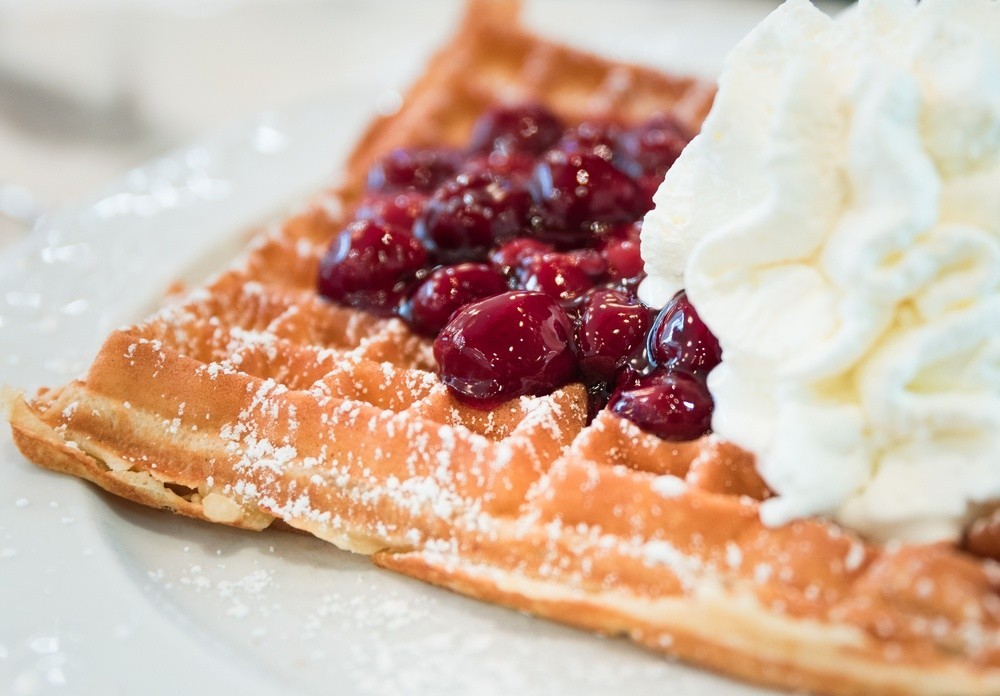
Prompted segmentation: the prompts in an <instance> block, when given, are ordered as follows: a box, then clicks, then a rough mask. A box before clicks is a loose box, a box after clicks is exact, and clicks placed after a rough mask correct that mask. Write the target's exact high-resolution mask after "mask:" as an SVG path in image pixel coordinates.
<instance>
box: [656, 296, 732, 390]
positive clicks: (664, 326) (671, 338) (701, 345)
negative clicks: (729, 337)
mask: <svg viewBox="0 0 1000 696" xmlns="http://www.w3.org/2000/svg"><path fill="white" fill-rule="evenodd" d="M648 352H649V360H650V362H652V363H653V364H654V365H656V366H659V367H669V368H671V369H680V370H685V371H687V372H690V373H692V374H696V375H701V376H705V375H707V374H708V373H709V372H711V371H712V369H713V368H714V367H715V366H716V365H718V364H719V363H720V362H722V348H721V347H719V341H718V339H717V338H716V337H715V336H714V335H713V334H712V332H711V331H710V330H709V328H708V327H707V326H705V322H703V321H702V320H701V317H699V316H698V312H697V311H696V310H695V308H694V306H693V305H692V304H691V302H690V301H689V300H688V298H687V293H686V292H684V291H683V290H682V291H680V292H679V293H677V294H676V295H674V297H673V299H672V300H670V302H668V303H667V304H666V306H665V307H664V308H663V309H661V310H660V313H659V314H658V315H657V317H656V319H655V320H654V321H653V326H652V327H651V328H650V330H649V341H648Z"/></svg>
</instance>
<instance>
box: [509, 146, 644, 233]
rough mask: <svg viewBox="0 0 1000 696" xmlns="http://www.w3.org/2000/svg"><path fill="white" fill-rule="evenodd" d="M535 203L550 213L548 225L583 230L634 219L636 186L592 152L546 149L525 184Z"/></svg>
mask: <svg viewBox="0 0 1000 696" xmlns="http://www.w3.org/2000/svg"><path fill="white" fill-rule="evenodd" d="M529 189H530V191H531V196H532V198H533V199H534V201H535V203H536V204H537V205H539V206H541V207H542V208H543V209H544V210H546V211H547V212H548V213H550V219H549V220H546V221H545V224H546V225H547V226H549V227H554V228H561V229H564V230H568V231H580V232H582V233H584V237H583V239H586V237H585V235H586V233H587V232H593V231H594V229H595V226H605V227H608V226H613V225H618V224H621V223H624V222H630V221H632V220H634V219H635V218H636V217H637V216H638V214H639V210H638V208H637V198H636V188H635V184H634V183H633V182H632V180H631V179H630V178H629V177H628V176H626V175H625V174H623V173H622V172H620V171H618V170H617V169H615V168H614V167H613V166H612V165H611V164H610V163H609V162H608V161H607V160H605V159H602V158H601V157H599V156H597V155H595V154H592V153H575V154H566V153H565V152H560V151H559V150H550V151H549V152H547V153H546V154H545V156H544V157H543V158H542V159H541V160H540V162H539V164H538V166H537V167H536V168H535V172H534V174H532V177H531V181H530V183H529Z"/></svg>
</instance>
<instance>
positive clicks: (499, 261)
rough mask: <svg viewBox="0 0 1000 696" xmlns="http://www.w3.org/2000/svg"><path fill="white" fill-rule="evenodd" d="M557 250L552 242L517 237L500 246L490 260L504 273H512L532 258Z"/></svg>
mask: <svg viewBox="0 0 1000 696" xmlns="http://www.w3.org/2000/svg"><path fill="white" fill-rule="evenodd" d="M552 251H555V247H553V246H552V245H551V244H545V243H544V242H540V241H538V240H537V239H532V238H531V237H517V238H516V239H512V240H510V241H509V242H507V243H506V244H504V245H502V246H500V247H498V248H497V249H495V250H494V251H493V253H492V254H490V262H491V263H492V264H493V265H494V266H495V267H496V268H497V270H499V271H500V272H501V273H503V274H504V275H510V274H511V273H513V272H514V270H515V269H517V268H520V267H521V266H523V265H524V264H525V263H527V262H528V261H529V260H530V259H532V258H534V257H536V256H542V255H544V254H547V253H549V252H552Z"/></svg>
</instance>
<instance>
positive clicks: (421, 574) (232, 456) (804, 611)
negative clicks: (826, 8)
mask: <svg viewBox="0 0 1000 696" xmlns="http://www.w3.org/2000/svg"><path fill="white" fill-rule="evenodd" d="M711 95H712V90H711V89H710V88H707V87H705V86H704V85H702V84H699V83H696V82H693V81H690V80H684V79H677V78H672V77H667V76H663V75H659V74H656V73H653V72H651V71H649V70H645V69H641V68H637V67H634V66H628V65H621V64H617V63H612V62H608V61H605V60H602V59H600V58H597V57H594V56H590V55H587V54H584V53H581V52H578V51H574V50H570V49H568V48H565V47H562V46H558V45H556V44H553V43H550V42H547V41H545V40H542V39H539V38H537V37H534V36H532V35H530V34H528V33H527V32H525V31H524V30H523V29H522V28H520V27H519V26H518V25H517V23H516V6H514V5H513V4H511V3H506V2H501V3H496V2H492V3H485V4H484V3H482V2H480V3H478V4H476V5H474V6H473V7H472V9H471V11H470V13H469V19H467V20H466V23H465V25H464V26H463V28H462V29H461V30H460V31H459V33H458V35H457V37H456V38H455V39H454V40H453V41H452V42H451V44H449V45H448V46H447V47H445V48H444V49H443V50H442V51H441V52H440V53H439V54H438V55H437V57H435V58H434V59H433V60H432V62H431V64H430V67H429V69H428V71H427V74H426V75H425V76H424V77H423V78H421V79H420V81H418V83H417V84H416V85H415V86H414V88H413V89H412V90H411V92H410V93H409V94H408V95H407V97H406V99H405V102H404V106H403V108H402V110H401V111H400V112H399V113H398V114H396V115H394V116H391V117H387V118H383V119H381V120H378V121H376V122H375V123H374V124H373V125H372V127H371V128H370V129H369V131H368V132H367V134H366V135H365V136H364V137H363V139H362V141H361V143H360V145H359V146H358V148H357V149H356V151H355V153H354V155H352V157H351V158H350V160H349V163H348V166H347V176H346V179H345V183H344V185H343V186H342V188H341V189H339V190H338V191H336V192H332V193H328V194H327V195H325V196H324V197H323V198H322V199H321V200H319V201H317V203H316V204H315V205H314V206H313V207H312V208H310V209H309V210H308V211H306V212H305V213H303V214H300V215H298V216H296V217H294V218H292V219H291V220H289V221H288V222H287V223H286V224H285V225H284V226H283V228H282V229H281V230H280V231H279V232H277V233H273V234H271V235H268V236H265V237H263V238H261V239H259V240H258V241H257V242H256V244H255V245H254V247H253V248H252V249H251V250H250V251H249V253H248V254H247V255H246V256H245V258H243V259H242V260H240V261H239V262H238V263H236V264H235V265H234V266H233V267H232V268H231V269H229V270H227V271H225V272H223V273H222V274H221V275H219V276H218V277H217V278H216V279H215V280H213V281H212V282H211V283H210V284H209V285H208V287H206V288H204V289H202V290H198V291H195V292H194V293H192V294H191V295H189V296H187V297H186V298H183V299H182V300H180V301H178V302H176V303H174V304H171V305H170V306H168V307H166V308H165V309H163V310H162V311H160V312H159V313H157V314H156V315H154V316H153V317H151V318H150V319H148V320H147V321H145V322H143V323H142V324H139V325H137V326H134V327H130V328H126V329H122V330H119V331H116V332H115V333H113V334H112V335H111V336H110V337H109V338H108V339H107V341H106V342H105V344H104V346H103V347H102V349H101V351H100V353H99V355H98V356H97V358H96V359H95V361H94V363H93V365H92V367H91V368H90V371H89V372H88V374H87V375H86V377H85V378H84V379H83V380H80V381H76V382H73V383H71V384H69V385H67V386H65V387H62V388H60V389H57V390H52V391H43V392H41V393H40V394H39V395H38V396H37V397H36V398H35V399H34V400H32V401H30V402H25V401H20V400H18V401H16V402H15V403H14V404H12V412H11V422H12V426H13V432H14V438H15V441H16V442H17V444H18V446H19V447H20V448H21V450H22V451H23V452H24V454H25V455H26V456H27V457H28V458H29V459H32V460H33V461H35V462H37V463H38V464H40V465H41V466H44V467H47V468H50V469H55V470H58V471H64V472H67V473H71V474H74V475H77V476H81V477H83V478H86V479H89V480H90V481H93V482H94V483H96V484H97V485H99V486H101V487H102V488H104V489H106V490H108V491H111V492H113V493H116V494H118V495H121V496H124V497H126V498H130V499H132V500H135V501H137V502H139V503H143V504H145V505H151V506H155V507H161V508H165V509H169V510H172V511H174V512H177V513H181V514H184V515H189V516H191V517H197V518H201V519H205V520H209V521H213V522H220V523H224V524H229V525H234V526H238V527H245V528H249V529H258V530H259V529H263V528H265V527H268V526H269V525H271V524H272V523H275V522H276V521H280V522H281V523H284V524H286V525H289V526H291V527H294V528H297V529H301V530H305V531H307V532H310V533H312V534H315V535H316V536H318V537H320V538H323V539H326V540H328V541H330V542H332V543H334V544H336V545H337V546H339V547H341V548H345V549H350V550H352V551H356V552H360V553H371V554H373V558H374V560H375V562H376V563H378V564H379V565H381V566H384V567H386V568H391V569H393V570H396V571H399V572H402V573H405V574H408V575H412V576H414V577H417V578H421V579H423V580H426V581H429V582H432V583H435V584H438V585H442V586H445V587H449V588H452V589H454V590H457V591H459V592H462V593H465V594H468V595H472V596H475V597H479V598H482V599H485V600H487V601H491V602H496V603H499V604H504V605H508V606H511V607H515V608H517V609H521V610H525V611H530V612H533V613H535V614H539V615H542V616H548V617H551V618H554V619H556V620H559V621H563V622H566V623H569V624H573V625H577V626H581V627H585V628H588V629H591V630H594V631H598V632H602V633H608V634H622V635H627V636H629V637H631V638H632V639H634V640H635V641H637V642H639V643H642V644H644V645H647V646H649V647H650V648H652V649H654V650H658V651H662V652H665V653H668V654H671V655H675V656H679V657H681V658H683V659H685V660H688V661H691V662H693V663H696V664H699V665H703V666H706V667H709V668H713V669H716V670H718V671H721V672H724V673H727V674H730V675H734V676H738V677H743V678H746V679H749V680H751V681H755V682H759V683H764V684H770V685H775V686H780V687H787V688H794V689H809V690H814V691H817V692H822V693H830V694H870V693H894V694H931V693H949V694H998V693H1000V569H998V567H997V565H996V564H993V563H992V562H989V561H984V560H982V559H977V558H975V557H973V556H971V555H968V554H965V553H962V552H960V551H958V550H956V549H954V548H951V547H949V546H945V545H936V546H923V547H906V546H900V547H893V548H886V547H876V546H873V545H870V544H866V543H864V542H862V541H861V540H859V539H857V538H855V537H854V536H852V535H851V534H849V533H847V532H845V531H843V530H842V529H840V528H838V527H836V526H834V525H832V524H828V523H826V522H824V521H820V520H803V521H798V522H795V523H793V524H790V525H787V526H785V527H781V528H778V529H770V528H767V527H764V526H763V525H762V524H761V523H760V521H759V519H758V502H759V501H760V500H761V499H762V498H763V497H765V496H766V495H767V491H766V488H765V487H764V486H763V484H762V483H761V481H760V479H759V478H758V477H757V475H756V473H755V471H754V468H753V462H752V461H751V459H750V457H749V455H747V454H746V453H744V452H742V451H740V450H738V449H737V448H735V447H732V446H730V445H727V444H725V443H722V442H718V441H717V440H715V439H713V438H712V437H706V438H703V439H702V440H700V441H697V442H691V443H680V444H678V443H668V442H664V441H661V440H659V439H658V438H656V437H654V436H651V435H648V434H645V433H643V432H641V431H640V430H638V429H637V428H636V427H635V426H633V425H632V424H630V423H628V422H626V421H623V420H619V419H618V418H616V417H614V416H612V415H611V414H610V413H609V412H607V411H605V412H603V413H601V414H600V415H599V416H598V417H597V418H596V420H594V421H593V422H592V423H590V424H589V425H588V424H585V413H586V399H585V394H584V392H583V389H582V387H580V386H579V385H572V386H569V387H566V388H563V389H560V390H559V391H557V392H555V393H553V394H551V395H549V396H544V397H524V398H520V399H516V400H513V401H511V402H509V403H507V404H505V405H503V406H502V407H500V408H497V409H495V410H493V411H491V412H481V411H476V410H474V409H469V408H467V407H464V406H462V405H461V404H459V403H458V402H456V401H455V400H454V399H453V398H452V397H451V396H450V395H449V394H448V392H447V390H446V389H445V388H444V387H443V385H442V384H441V383H440V382H439V381H438V380H437V378H436V376H435V374H434V371H433V369H434V364H433V359H432V357H431V355H430V350H429V348H430V346H429V343H428V342H427V341H426V340H425V339H421V338H418V337H415V336H413V335H411V334H410V333H408V331H407V330H406V328H405V327H404V325H403V324H401V323H400V322H399V321H397V320H385V319H378V318H374V317H372V316H369V315H366V314H363V313H359V312H357V311H353V310H348V309H344V308H341V307H337V306H334V305H332V304H330V303H328V302H326V301H324V300H322V299H320V298H318V297H317V296H316V294H315V292H314V290H313V287H314V283H315V276H316V269H317V262H318V258H319V256H320V255H321V254H322V252H323V250H324V248H325V246H326V245H327V243H328V241H329V238H330V236H331V234H332V233H334V232H335V231H337V230H338V229H339V227H340V226H341V225H342V224H343V222H344V220H345V219H346V215H345V213H344V211H348V210H350V209H351V206H352V205H353V204H354V202H355V201H356V199H357V198H358V196H359V194H360V191H361V186H362V181H363V174H364V172H365V171H366V170H367V169H368V167H369V165H370V164H371V162H372V161H373V159H374V158H375V157H376V156H377V155H379V154H380V153H382V152H385V151H386V150H388V149H389V148H391V147H394V146H398V145H406V144H419V143H440V142H446V143H455V144H458V143H461V142H463V141H464V140H465V139H466V138H467V136H468V133H469V130H470V127H471V124H472V121H473V119H474V118H475V117H476V115H477V114H478V113H480V112H481V111H482V110H483V109H484V108H485V107H486V106H487V105H490V104H493V103H495V102H497V101H505V100H520V99H532V100H538V101H541V102H543V103H545V104H546V105H547V106H549V107H550V108H552V109H553V110H554V111H555V112H556V113H557V114H559V115H560V116H562V117H563V118H564V119H566V120H567V121H569V122H574V121H579V120H581V119H583V118H584V117H587V116H602V117H609V118H614V119H618V120H623V121H630V120H635V119H638V118H641V117H645V116H648V115H650V114H651V113H652V112H655V111H667V112H671V113H673V114H675V115H676V116H677V117H678V118H680V119H681V120H683V121H685V122H687V123H688V124H689V125H691V126H692V127H696V126H697V124H698V123H699V122H700V119H701V118H702V117H703V116H704V113H705V111H706V109H707V107H708V104H709V102H710V99H711Z"/></svg>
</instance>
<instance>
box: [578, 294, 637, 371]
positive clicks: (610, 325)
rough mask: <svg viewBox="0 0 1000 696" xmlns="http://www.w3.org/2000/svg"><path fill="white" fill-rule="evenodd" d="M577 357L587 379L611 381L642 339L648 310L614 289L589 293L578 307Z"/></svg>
mask: <svg viewBox="0 0 1000 696" xmlns="http://www.w3.org/2000/svg"><path fill="white" fill-rule="evenodd" d="M579 313H580V320H579V323H578V325H577V330H576V348H577V358H578V359H579V361H580V370H581V372H582V373H583V376H584V377H585V378H587V379H588V380H592V381H594V380H596V381H602V382H607V381H612V380H613V379H614V378H615V375H617V373H618V372H619V371H620V370H621V369H622V368H623V367H624V366H625V364H626V362H627V361H628V360H629V358H630V357H631V356H632V355H633V354H634V353H635V352H636V351H637V350H639V349H641V347H642V345H643V342H644V341H645V339H646V333H647V331H648V329H649V325H650V323H651V322H652V319H653V316H652V310H650V309H649V308H648V307H646V306H644V305H642V304H640V303H639V302H637V301H635V300H633V299H632V298H630V297H628V296H627V295H626V294H625V293H622V292H619V291H617V290H607V289H599V290H594V291H593V292H591V293H589V294H588V295H587V296H586V297H585V298H584V300H583V304H582V305H581V306H580V310H579Z"/></svg>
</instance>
